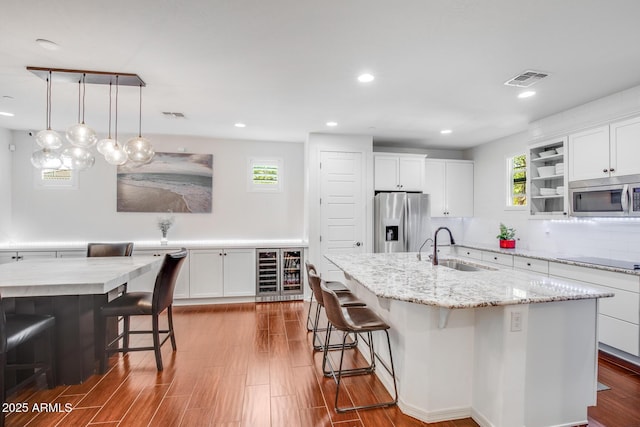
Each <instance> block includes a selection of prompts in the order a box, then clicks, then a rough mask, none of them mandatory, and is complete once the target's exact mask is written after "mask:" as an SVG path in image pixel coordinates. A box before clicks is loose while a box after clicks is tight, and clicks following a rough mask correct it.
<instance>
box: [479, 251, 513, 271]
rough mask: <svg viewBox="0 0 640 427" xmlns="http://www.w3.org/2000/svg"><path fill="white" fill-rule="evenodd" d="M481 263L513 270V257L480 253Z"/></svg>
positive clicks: (495, 253) (493, 253) (496, 253)
mask: <svg viewBox="0 0 640 427" xmlns="http://www.w3.org/2000/svg"><path fill="white" fill-rule="evenodd" d="M482 261H484V262H489V263H492V264H498V265H501V266H504V267H509V268H513V255H510V254H501V253H498V252H482Z"/></svg>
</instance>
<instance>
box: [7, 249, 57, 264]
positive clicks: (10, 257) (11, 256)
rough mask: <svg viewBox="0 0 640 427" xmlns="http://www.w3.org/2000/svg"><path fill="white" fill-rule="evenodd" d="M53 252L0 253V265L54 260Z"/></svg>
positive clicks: (54, 254) (54, 253)
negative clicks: (43, 259) (35, 260)
mask: <svg viewBox="0 0 640 427" xmlns="http://www.w3.org/2000/svg"><path fill="white" fill-rule="evenodd" d="M55 257H56V252H55V251H0V264H6V263H8V262H16V261H22V260H25V259H33V258H55Z"/></svg>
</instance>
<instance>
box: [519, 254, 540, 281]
mask: <svg viewBox="0 0 640 427" xmlns="http://www.w3.org/2000/svg"><path fill="white" fill-rule="evenodd" d="M513 268H514V269H515V270H520V271H530V272H533V273H541V274H544V275H545V276H546V275H548V274H549V261H547V260H544V259H537V258H529V257H523V256H518V255H517V256H514V257H513Z"/></svg>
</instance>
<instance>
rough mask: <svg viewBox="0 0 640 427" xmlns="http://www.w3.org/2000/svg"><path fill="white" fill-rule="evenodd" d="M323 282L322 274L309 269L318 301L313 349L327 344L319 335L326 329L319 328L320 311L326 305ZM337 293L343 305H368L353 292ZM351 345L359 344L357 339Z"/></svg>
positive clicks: (319, 348)
mask: <svg viewBox="0 0 640 427" xmlns="http://www.w3.org/2000/svg"><path fill="white" fill-rule="evenodd" d="M321 282H322V279H320V276H318V275H317V274H316V273H315V271H313V270H309V284H310V285H311V290H312V291H313V295H314V296H315V298H316V301H317V303H318V304H317V306H316V316H315V320H314V322H313V349H314V350H317V351H320V350H324V348H325V345H324V344H322V341H321V340H320V339H319V337H318V332H322V331H324V330H326V329H322V328H319V323H320V312H321V310H322V307H324V303H323V300H322V289H321V288H320V286H321V285H320V283H321ZM334 293H335V292H334ZM335 295H336V298H337V299H338V304H340V305H341V306H345V307H364V306H365V305H366V304H365V303H364V302H362V301H361V300H359V299H358V298H357V297H356V296H355V295H353V294H352V293H351V292H340V293H335ZM349 345H350V346H351V347H354V346H356V345H357V341H355V342H353V343H350V344H349ZM333 348H341V347H339V346H338V347H336V345H332V346H330V349H333Z"/></svg>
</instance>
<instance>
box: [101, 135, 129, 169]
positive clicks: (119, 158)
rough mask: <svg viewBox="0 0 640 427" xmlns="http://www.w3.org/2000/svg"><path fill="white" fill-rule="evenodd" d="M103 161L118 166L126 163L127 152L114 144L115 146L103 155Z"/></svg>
mask: <svg viewBox="0 0 640 427" xmlns="http://www.w3.org/2000/svg"><path fill="white" fill-rule="evenodd" d="M114 142H115V141H114ZM104 159H105V160H106V161H107V163H109V164H111V165H116V166H120V165H124V164H125V163H127V160H129V157H128V156H127V152H126V151H124V149H123V148H122V147H121V146H120V144H118V143H117V142H116V144H115V146H113V147H112V148H111V150H109V151H107V152H106V153H105V155H104Z"/></svg>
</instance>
